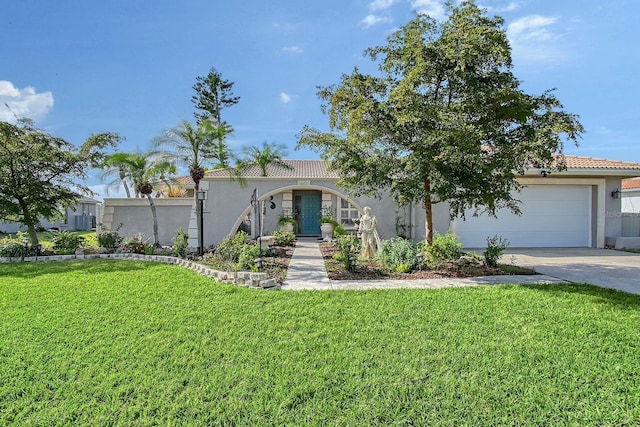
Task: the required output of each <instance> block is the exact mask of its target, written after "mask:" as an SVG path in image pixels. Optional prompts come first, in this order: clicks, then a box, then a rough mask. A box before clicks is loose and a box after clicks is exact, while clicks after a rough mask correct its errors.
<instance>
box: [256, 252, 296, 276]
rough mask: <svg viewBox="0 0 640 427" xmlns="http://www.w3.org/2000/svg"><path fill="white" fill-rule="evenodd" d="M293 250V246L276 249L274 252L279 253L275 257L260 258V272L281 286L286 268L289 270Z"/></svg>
mask: <svg viewBox="0 0 640 427" xmlns="http://www.w3.org/2000/svg"><path fill="white" fill-rule="evenodd" d="M294 249H295V248H294V247H293V246H279V247H277V248H276V250H277V251H278V252H279V253H278V255H277V256H273V257H270V256H269V257H263V258H262V262H263V264H262V268H263V270H262V271H264V272H265V273H267V274H268V275H269V277H270V278H273V279H276V280H277V281H278V282H279V283H280V284H282V282H284V279H285V277H286V275H287V268H289V261H291V257H292V256H293V250H294Z"/></svg>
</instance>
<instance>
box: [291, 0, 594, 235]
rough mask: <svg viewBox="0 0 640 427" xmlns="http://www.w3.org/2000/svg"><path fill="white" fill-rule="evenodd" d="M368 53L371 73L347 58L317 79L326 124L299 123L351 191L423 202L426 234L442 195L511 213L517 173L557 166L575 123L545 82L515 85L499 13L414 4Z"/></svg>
mask: <svg viewBox="0 0 640 427" xmlns="http://www.w3.org/2000/svg"><path fill="white" fill-rule="evenodd" d="M366 54H367V55H368V56H369V57H370V58H371V59H372V60H373V61H376V62H378V65H379V70H380V75H379V76H372V75H366V74H363V73H361V72H359V71H358V69H355V70H354V71H353V72H352V73H351V74H348V75H343V76H342V80H341V82H340V83H339V84H337V85H334V86H329V87H324V88H320V92H319V97H320V98H321V99H322V100H323V101H324V104H323V111H325V112H327V113H328V115H329V123H330V127H331V132H321V131H319V130H317V129H313V128H309V127H305V128H304V129H303V130H302V132H301V134H300V140H299V146H308V147H311V148H313V149H315V150H316V151H318V152H319V153H320V154H321V155H322V157H323V158H325V159H326V160H328V161H329V163H330V166H331V168H333V169H334V170H336V171H338V172H339V173H340V175H341V177H342V178H341V180H340V184H341V185H343V186H345V187H347V188H348V189H350V190H351V191H352V192H353V193H355V194H369V195H378V194H380V191H382V190H384V189H386V190H389V191H390V192H391V194H392V195H393V196H394V197H395V198H396V199H397V200H398V201H401V202H409V201H410V202H415V203H420V204H421V205H422V206H423V207H424V209H425V211H426V224H425V226H426V230H427V236H426V239H427V241H428V242H429V243H430V242H431V241H432V238H433V226H432V205H433V203H438V202H445V201H446V202H449V204H450V213H451V215H452V216H463V215H464V213H465V211H466V210H467V209H475V210H476V211H478V210H484V211H486V212H488V213H489V214H491V215H495V213H496V211H497V210H498V209H500V208H503V207H507V208H509V209H511V210H512V211H513V212H515V213H519V209H518V203H517V202H518V201H517V200H515V199H514V198H513V194H514V191H515V192H517V191H519V190H520V189H521V186H520V184H518V182H517V180H516V179H517V176H518V174H519V173H523V172H524V170H525V169H527V168H529V167H531V166H540V167H542V166H544V167H550V166H552V165H555V167H557V168H563V167H564V164H563V161H562V156H561V153H562V150H563V145H564V142H566V141H572V142H575V143H577V139H578V138H579V136H580V134H581V132H582V131H583V128H582V126H581V124H580V123H579V122H578V120H577V117H576V116H575V115H572V114H569V113H567V112H565V111H563V107H562V105H561V104H560V102H559V101H558V99H557V98H556V97H555V96H554V95H553V93H552V92H551V91H546V92H544V93H542V94H541V95H530V94H527V93H525V92H524V91H523V90H522V89H521V88H520V82H519V81H518V79H517V78H516V77H515V76H514V75H513V73H512V62H511V51H510V47H509V43H508V40H507V36H506V32H505V28H504V21H503V19H502V18H500V17H488V16H486V14H485V11H483V10H481V9H479V8H478V7H477V6H476V5H475V3H474V2H473V1H463V2H462V3H461V4H460V5H459V6H458V7H453V6H452V4H451V3H450V4H448V17H447V19H446V20H445V21H443V22H441V23H438V22H436V21H435V20H433V19H431V18H430V17H428V16H425V15H418V16H416V17H415V18H414V19H413V20H412V21H410V22H409V23H408V24H406V25H405V26H403V27H401V28H400V29H399V30H397V31H396V32H394V33H393V34H392V35H391V36H390V37H389V38H388V43H387V44H386V45H384V46H379V47H375V48H371V49H368V50H367V51H366Z"/></svg>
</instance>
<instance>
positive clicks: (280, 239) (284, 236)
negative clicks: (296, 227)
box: [273, 231, 296, 246]
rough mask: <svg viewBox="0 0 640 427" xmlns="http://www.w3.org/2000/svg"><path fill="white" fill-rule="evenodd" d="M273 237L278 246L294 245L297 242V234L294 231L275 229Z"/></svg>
mask: <svg viewBox="0 0 640 427" xmlns="http://www.w3.org/2000/svg"><path fill="white" fill-rule="evenodd" d="M273 237H274V238H275V239H274V240H273V244H274V245H276V246H293V245H294V244H295V242H296V235H295V234H294V233H293V232H292V231H274V232H273Z"/></svg>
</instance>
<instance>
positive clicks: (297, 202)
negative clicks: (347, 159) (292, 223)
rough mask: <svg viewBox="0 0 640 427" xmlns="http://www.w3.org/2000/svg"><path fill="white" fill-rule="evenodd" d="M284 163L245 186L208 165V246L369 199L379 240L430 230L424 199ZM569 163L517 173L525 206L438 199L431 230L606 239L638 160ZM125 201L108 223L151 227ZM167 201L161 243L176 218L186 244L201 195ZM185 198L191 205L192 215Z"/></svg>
mask: <svg viewBox="0 0 640 427" xmlns="http://www.w3.org/2000/svg"><path fill="white" fill-rule="evenodd" d="M285 162H286V163H287V164H288V165H289V166H290V167H291V169H287V168H284V167H278V166H274V165H271V166H269V167H268V169H267V176H261V171H260V170H259V168H257V167H255V168H251V169H249V170H247V171H246V172H245V173H244V177H245V179H246V185H245V186H244V187H242V186H240V184H239V183H238V182H235V181H232V180H230V179H229V173H228V171H225V170H212V171H208V172H207V174H206V177H205V178H204V179H203V180H202V181H201V182H200V189H201V190H204V192H205V200H204V202H203V209H204V215H203V223H204V228H203V229H204V243H205V246H209V245H212V244H217V243H219V242H220V241H221V240H223V239H224V238H225V237H226V236H228V235H231V234H234V233H235V232H236V231H237V230H239V229H244V230H246V231H248V232H249V234H250V235H251V236H254V237H256V236H258V235H259V234H260V233H262V234H263V235H265V234H271V232H272V231H273V230H277V229H278V224H277V222H278V218H279V215H280V214H287V215H293V216H294V218H295V219H296V220H297V222H298V230H297V234H298V235H301V236H320V235H321V231H320V225H319V224H318V219H319V217H320V215H321V211H323V210H324V211H330V212H331V213H332V214H333V215H334V218H335V219H336V220H337V221H338V222H340V223H342V224H343V225H344V226H345V227H346V228H353V226H354V222H353V221H354V220H355V219H357V218H358V217H359V216H360V215H361V214H362V212H363V209H364V207H365V206H369V207H371V209H372V212H373V214H374V215H375V216H376V218H377V222H378V232H379V234H380V236H381V237H382V238H383V239H387V238H390V237H393V236H396V235H404V236H406V237H408V238H411V239H413V240H421V239H423V238H424V236H425V234H426V230H425V212H424V209H423V208H422V207H421V206H416V205H412V204H408V205H399V204H398V203H396V202H395V201H394V200H393V199H392V198H391V197H383V198H380V199H376V198H371V197H351V196H350V195H349V194H347V193H346V192H345V190H344V189H342V188H340V187H338V186H337V184H336V182H337V180H338V176H337V175H336V174H335V173H334V172H330V171H328V170H327V165H326V163H325V162H323V161H321V160H286V161H285ZM566 164H567V170H565V171H562V172H557V171H554V172H552V173H550V172H549V171H546V170H541V169H534V168H532V169H529V170H527V171H526V172H525V174H524V175H522V176H521V177H519V181H520V182H521V183H522V184H523V185H525V188H524V189H523V190H522V192H521V193H519V194H516V195H515V197H516V198H517V199H518V200H520V201H521V204H520V209H521V211H522V214H521V215H519V216H518V215H514V214H512V213H511V212H510V211H508V210H504V211H500V212H498V216H497V218H493V217H490V216H488V215H483V214H480V215H478V216H474V215H473V212H472V211H470V212H468V213H467V215H466V219H464V220H463V219H461V218H453V219H452V218H450V216H449V206H448V204H447V203H439V204H437V205H434V207H433V221H434V230H435V231H437V232H438V233H446V232H447V231H448V230H451V231H453V232H454V233H456V234H457V235H458V236H459V239H460V241H461V242H463V243H464V245H465V247H467V248H482V247H485V246H486V239H487V237H491V236H494V235H499V236H502V237H504V238H506V239H508V240H509V242H510V245H511V247H604V246H605V238H607V237H610V238H615V237H619V236H621V235H622V226H621V223H622V221H621V215H620V214H619V213H620V212H621V198H620V193H621V192H620V188H622V184H621V181H622V179H624V178H628V177H634V176H638V175H640V163H633V162H623V161H614V160H605V159H596V158H591V157H582V156H572V155H568V156H566ZM186 185H187V187H188V186H189V185H191V186H192V185H193V183H189V182H187V183H186ZM126 200H127V199H105V218H104V220H103V222H104V226H105V228H107V229H109V227H113V228H115V227H116V226H117V225H118V224H123V226H124V227H123V230H122V231H123V233H124V234H125V235H126V233H127V232H128V229H129V228H131V230H134V229H137V231H143V233H145V234H146V235H150V230H151V225H150V214H148V213H143V214H141V215H146V216H148V217H149V218H146V219H145V220H142V221H140V220H136V219H135V218H136V214H134V212H133V211H132V210H131V209H129V208H126V206H125V205H127V204H132V203H133V204H136V203H137V204H138V205H139V206H140V209H146V210H147V211H148V210H149V209H148V204H147V203H146V201H144V202H142V201H143V200H144V199H139V200H141V201H137V202H132V201H129V202H126ZM128 200H134V199H128ZM156 200H162V199H156ZM167 203H168V204H172V205H173V204H176V203H178V204H180V206H181V209H182V210H181V212H182V213H181V214H180V215H179V216H180V218H178V217H177V212H178V210H176V207H175V206H174V214H171V215H166V217H167V218H168V221H169V222H170V224H171V225H170V226H169V227H165V226H164V225H163V224H162V223H161V224H160V228H161V231H162V230H163V228H164V229H165V230H164V231H165V232H164V238H161V243H163V244H170V243H171V242H170V236H171V235H173V233H175V229H177V223H178V222H179V223H180V226H181V227H183V228H185V229H187V228H188V230H189V235H190V244H191V245H192V246H193V247H196V246H197V215H196V208H197V201H196V200H195V199H190V200H189V199H187V200H184V199H182V200H181V201H180V202H178V201H174V202H167ZM187 204H189V205H190V206H189V209H188V210H189V212H190V214H189V215H188V216H189V217H188V218H187V214H186V213H185V212H186V211H187ZM182 205H184V206H182ZM159 216H160V214H159ZM125 224H126V225H125ZM147 229H148V230H147ZM163 240H164V241H163Z"/></svg>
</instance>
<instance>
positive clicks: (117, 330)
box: [0, 260, 640, 426]
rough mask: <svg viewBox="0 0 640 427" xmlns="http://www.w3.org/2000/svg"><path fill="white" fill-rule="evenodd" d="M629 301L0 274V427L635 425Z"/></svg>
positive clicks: (138, 274)
mask: <svg viewBox="0 0 640 427" xmlns="http://www.w3.org/2000/svg"><path fill="white" fill-rule="evenodd" d="M638 324H640V297H639V296H635V295H629V294H625V293H622V292H617V291H612V290H606V289H600V288H596V287H592V286H587V285H578V284H566V285H548V286H509V285H506V286H486V287H474V288H451V289H443V290H386V291H381V290H378V291H322V292H312V291H300V292H293V291H292V292H285V291H282V292H263V291H257V290H253V289H248V288H241V287H235V286H232V285H223V284H218V283H216V282H213V281H211V280H210V279H207V278H205V277H202V276H198V275H197V274H195V273H194V272H192V271H189V270H185V269H182V268H180V267H178V266H173V265H166V264H157V263H150V262H146V263H145V262H140V261H131V260H85V261H67V262H59V263H38V264H36V263H29V264H1V265H0V425H114V426H117V425H127V426H130V425H194V426H198V425H520V426H525V425H581V426H585V425H587V426H588V425H637V424H638V423H640V374H639V373H638V369H637V361H638V356H639V354H640V347H639V344H638V343H640V330H639V329H638V327H637V325H638Z"/></svg>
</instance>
